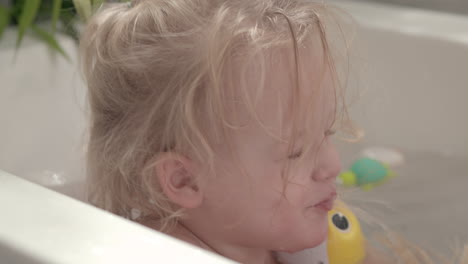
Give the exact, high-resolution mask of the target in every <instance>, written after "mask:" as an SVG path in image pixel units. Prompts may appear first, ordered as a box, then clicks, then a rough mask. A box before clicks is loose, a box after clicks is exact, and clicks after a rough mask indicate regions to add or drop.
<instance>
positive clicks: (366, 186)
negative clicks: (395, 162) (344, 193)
mask: <svg viewBox="0 0 468 264" xmlns="http://www.w3.org/2000/svg"><path fill="white" fill-rule="evenodd" d="M394 176H395V173H394V172H393V171H392V170H390V168H389V167H388V166H387V165H385V164H383V163H381V162H380V161H377V160H375V159H370V158H361V159H358V160H357V161H355V162H354V163H353V164H352V165H351V168H350V169H349V170H348V171H345V172H342V173H341V174H340V175H339V176H338V179H339V181H340V182H341V183H342V184H343V185H344V186H359V187H361V188H362V189H363V190H370V189H372V188H374V187H375V186H378V185H381V184H383V183H384V182H386V181H387V180H388V179H389V178H392V177H394Z"/></svg>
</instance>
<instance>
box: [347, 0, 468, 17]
mask: <svg viewBox="0 0 468 264" xmlns="http://www.w3.org/2000/svg"><path fill="white" fill-rule="evenodd" d="M349 1H359V2H361V1H362V2H373V3H382V4H392V5H402V6H408V7H415V8H422V9H430V10H435V11H442V12H451V13H459V14H468V1H465V0H349Z"/></svg>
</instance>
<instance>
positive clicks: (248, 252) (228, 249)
mask: <svg viewBox="0 0 468 264" xmlns="http://www.w3.org/2000/svg"><path fill="white" fill-rule="evenodd" d="M169 235H172V236H174V237H176V238H179V239H181V240H184V241H186V242H189V243H191V244H193V245H195V246H198V247H201V248H203V249H206V250H208V251H211V252H214V253H216V254H219V255H222V256H224V257H226V258H229V259H232V260H235V261H237V262H240V263H246V264H276V263H277V262H276V260H275V258H274V256H273V254H272V252H271V251H269V250H266V249H259V248H247V247H242V246H240V245H234V244H229V243H226V242H222V241H219V240H216V239H214V238H209V237H202V236H200V235H199V234H197V233H196V232H194V231H193V230H191V229H190V228H189V227H187V226H185V225H184V224H181V223H179V224H178V225H177V226H176V227H175V228H174V229H173V230H171V232H169Z"/></svg>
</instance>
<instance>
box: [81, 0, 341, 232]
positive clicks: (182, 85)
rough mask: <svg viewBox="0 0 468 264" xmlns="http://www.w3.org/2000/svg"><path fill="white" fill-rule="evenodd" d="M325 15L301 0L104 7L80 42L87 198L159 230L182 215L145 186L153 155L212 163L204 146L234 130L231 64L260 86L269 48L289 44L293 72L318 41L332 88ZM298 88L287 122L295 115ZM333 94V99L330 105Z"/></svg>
mask: <svg viewBox="0 0 468 264" xmlns="http://www.w3.org/2000/svg"><path fill="white" fill-rule="evenodd" d="M329 10H330V8H329V7H328V6H327V5H325V4H322V3H313V2H311V1H300V0H297V1H293V0H289V1H287V0H256V1H251V0H229V1H221V0H177V1H173V0H141V1H132V2H131V3H130V4H127V3H116V4H108V5H106V6H103V7H102V8H101V9H100V10H99V11H98V12H97V14H96V15H95V16H94V17H93V18H92V19H91V20H90V21H89V24H88V25H87V28H86V30H85V32H84V34H83V36H82V38H81V54H82V55H81V57H82V61H81V63H82V68H83V72H84V75H85V79H86V82H87V86H88V102H89V107H90V131H89V143H88V150H87V151H88V152H87V168H88V186H89V199H90V201H91V202H92V203H93V204H95V205H97V206H98V207H101V208H103V209H105V210H108V211H111V212H113V213H115V214H118V215H121V216H124V217H127V218H130V214H131V211H132V209H138V210H139V211H140V212H141V214H143V215H152V216H153V217H154V218H155V219H157V220H158V221H160V222H161V224H162V227H165V226H168V225H170V224H171V223H174V221H176V220H177V218H178V217H179V216H180V213H181V211H179V210H177V208H176V207H175V206H174V205H173V204H172V203H171V202H170V201H169V200H168V199H167V198H166V197H165V196H164V194H163V193H162V191H161V189H160V187H159V186H158V184H157V183H155V182H154V178H155V177H154V166H155V164H156V163H157V162H158V154H159V153H162V152H167V151H175V152H178V153H183V154H185V155H189V156H190V158H191V159H194V160H197V161H203V162H204V163H206V164H208V165H210V166H212V165H213V157H214V152H213V144H214V143H216V142H223V141H229V140H226V137H227V135H228V132H229V130H230V129H233V125H232V124H231V122H230V121H229V118H228V117H227V116H228V114H230V113H231V114H232V112H233V111H232V109H231V110H230V109H229V107H228V106H229V105H230V104H229V102H228V99H227V98H228V96H226V93H227V91H226V89H224V86H225V85H224V81H225V75H226V72H227V71H228V70H227V69H228V67H229V66H230V65H231V66H232V65H233V64H234V61H235V62H236V63H235V64H236V67H239V68H241V69H243V68H247V67H246V65H248V64H252V63H254V64H255V65H257V68H258V69H259V73H258V74H259V76H258V80H259V83H262V80H264V79H265V78H267V73H266V66H265V65H267V64H268V60H269V59H271V57H274V52H272V51H273V50H274V49H276V48H282V47H292V48H293V49H294V52H293V54H294V57H295V58H294V59H295V62H296V69H295V72H296V75H299V71H298V69H297V68H298V67H299V66H298V65H299V59H300V58H299V53H298V50H299V49H300V48H301V47H302V46H304V45H307V44H308V43H310V42H312V41H313V40H314V39H319V43H318V45H317V46H320V47H321V49H322V51H323V52H322V53H323V56H322V57H323V58H322V60H323V61H322V62H323V65H324V66H327V68H328V70H329V71H330V72H331V75H332V77H333V80H334V84H335V86H336V87H335V90H336V91H339V89H338V86H340V84H341V83H340V81H339V78H338V75H339V74H338V71H337V70H336V67H335V62H334V59H335V58H334V56H333V54H332V53H331V47H330V43H329V37H328V36H327V28H326V23H325V22H324V21H325V19H324V17H326V16H328V14H329V12H328V11H329ZM265 54H270V55H269V56H268V55H265ZM263 55H265V56H263ZM262 58H263V59H262ZM311 74H313V73H311ZM240 77H242V76H240ZM296 77H297V78H298V76H296ZM260 86H261V85H260ZM297 86H298V84H297V83H296V88H295V91H294V94H295V95H294V96H293V97H292V99H291V102H290V105H291V107H292V109H291V110H292V116H296V114H297V113H299V111H301V109H300V107H299V106H298V105H299V104H296V103H295V101H298V98H299V97H300V95H299V92H298V88H297ZM341 94H342V93H339V92H336V93H335V99H336V101H339V100H341V99H340V98H342V96H340V95H341ZM241 98H242V100H244V101H245V102H244V105H245V106H246V108H247V109H248V110H249V109H250V110H249V111H250V113H251V114H252V116H256V113H255V110H253V109H254V107H250V106H253V105H254V104H255V102H254V101H255V98H250V97H249V96H247V93H246V95H245V96H242V97H241ZM343 105H344V104H343ZM340 109H341V111H339V110H338V111H339V112H340V113H341V114H342V115H340V116H341V118H340V119H341V120H348V119H347V112H346V107H341V108H340ZM303 110H304V109H302V111H303ZM337 116H338V115H337ZM299 123H300V120H294V122H293V125H292V126H293V127H294V128H296V127H298V124H299ZM207 124H208V125H207ZM296 130H297V129H296ZM349 131H350V130H349ZM293 137H294V133H293ZM293 141H294V139H293V140H291V141H290V146H292V145H293V143H294V142H293Z"/></svg>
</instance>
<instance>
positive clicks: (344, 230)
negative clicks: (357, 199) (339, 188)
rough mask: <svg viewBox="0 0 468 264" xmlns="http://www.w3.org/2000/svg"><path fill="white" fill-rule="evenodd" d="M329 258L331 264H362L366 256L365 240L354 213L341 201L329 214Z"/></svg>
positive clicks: (336, 203) (338, 201)
mask: <svg viewBox="0 0 468 264" xmlns="http://www.w3.org/2000/svg"><path fill="white" fill-rule="evenodd" d="M328 221H329V225H328V243H327V248H328V257H329V263H330V264H361V263H362V262H363V261H364V258H365V256H366V251H365V238H364V235H363V233H362V231H361V226H360V224H359V221H358V219H357V218H356V216H355V215H354V214H353V212H352V211H351V210H350V209H349V208H348V207H347V206H346V205H345V203H344V202H342V201H340V200H336V201H335V205H334V207H333V209H332V210H331V211H330V212H329V213H328Z"/></svg>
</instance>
